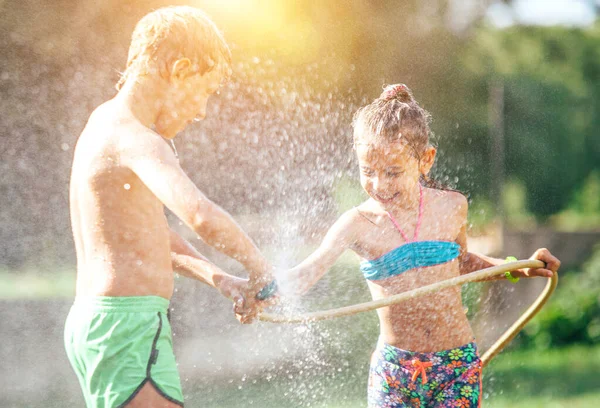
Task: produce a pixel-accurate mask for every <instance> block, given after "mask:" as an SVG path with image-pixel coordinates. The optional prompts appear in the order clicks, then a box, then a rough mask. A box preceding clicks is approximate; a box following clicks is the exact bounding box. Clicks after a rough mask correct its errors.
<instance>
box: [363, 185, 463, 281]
mask: <svg viewBox="0 0 600 408" xmlns="http://www.w3.org/2000/svg"><path fill="white" fill-rule="evenodd" d="M419 193H420V199H419V216H418V218H417V226H416V227H415V233H414V235H413V239H412V240H408V239H407V237H406V234H404V231H402V228H400V226H399V225H398V223H397V222H396V220H395V219H394V217H392V215H391V214H390V213H389V212H388V216H389V217H390V220H391V221H392V223H393V224H394V226H395V227H396V228H397V229H398V231H400V234H401V235H402V237H403V238H404V241H405V242H406V244H404V245H401V246H399V247H397V248H395V249H392V250H391V251H390V252H388V253H386V254H384V255H382V256H380V257H379V258H376V259H373V260H368V261H363V262H361V263H360V270H361V271H362V273H363V275H365V278H366V279H369V280H379V279H385V278H390V277H392V276H396V275H400V274H401V273H403V272H406V271H408V270H410V269H414V268H422V267H426V266H434V265H440V264H443V263H446V262H450V261H451V260H453V259H455V258H457V257H458V256H459V255H460V245H458V244H457V243H456V242H453V241H417V240H416V239H417V236H418V234H419V227H420V225H421V215H422V208H423V189H422V187H421V186H420V185H419Z"/></svg>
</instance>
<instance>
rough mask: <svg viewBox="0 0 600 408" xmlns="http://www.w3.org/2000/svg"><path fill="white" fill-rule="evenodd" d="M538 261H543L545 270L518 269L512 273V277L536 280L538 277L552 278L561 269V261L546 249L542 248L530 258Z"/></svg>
mask: <svg viewBox="0 0 600 408" xmlns="http://www.w3.org/2000/svg"><path fill="white" fill-rule="evenodd" d="M529 259H534V260H537V261H542V262H544V263H545V264H546V265H545V267H543V268H537V269H533V268H529V269H517V270H516V271H512V272H511V275H513V276H514V277H515V278H535V277H538V276H541V277H544V278H551V277H552V275H554V273H556V272H558V268H560V260H559V259H558V258H556V257H555V256H554V255H552V254H551V253H550V251H548V250H547V249H546V248H540V249H538V250H537V251H535V252H534V253H533V255H531V256H530V257H529Z"/></svg>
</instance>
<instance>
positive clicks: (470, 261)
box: [457, 224, 560, 280]
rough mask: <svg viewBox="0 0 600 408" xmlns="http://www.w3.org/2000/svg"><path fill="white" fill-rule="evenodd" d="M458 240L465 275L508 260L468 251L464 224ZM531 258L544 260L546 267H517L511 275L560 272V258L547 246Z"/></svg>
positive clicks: (548, 275)
mask: <svg viewBox="0 0 600 408" xmlns="http://www.w3.org/2000/svg"><path fill="white" fill-rule="evenodd" d="M457 242H458V243H459V244H460V247H461V255H460V258H459V263H460V274H461V275H465V274H467V273H471V272H475V271H479V270H481V269H485V268H489V267H492V266H496V265H502V264H503V263H505V262H506V261H505V260H504V259H500V258H493V257H491V256H485V255H481V254H477V253H474V252H468V251H467V227H466V224H465V225H463V227H462V228H461V231H460V233H459V237H458V239H457ZM529 259H535V260H539V261H542V262H544V263H545V264H546V267H545V268H537V269H517V270H515V271H512V272H511V275H512V276H514V277H515V278H534V277H536V276H543V277H547V278H549V277H551V276H552V275H553V273H554V272H558V268H560V260H559V259H558V258H556V257H555V256H554V255H552V254H551V253H550V251H548V250H547V249H546V248H540V249H538V250H537V251H535V252H534V253H533V255H531V256H530V257H529ZM501 279H506V278H505V277H504V276H501V275H500V276H494V277H492V278H489V279H486V280H501Z"/></svg>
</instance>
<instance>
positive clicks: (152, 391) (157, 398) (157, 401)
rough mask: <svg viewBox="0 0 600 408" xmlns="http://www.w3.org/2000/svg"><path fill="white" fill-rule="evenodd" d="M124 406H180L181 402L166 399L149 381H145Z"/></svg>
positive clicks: (146, 407) (173, 407)
mask: <svg viewBox="0 0 600 408" xmlns="http://www.w3.org/2000/svg"><path fill="white" fill-rule="evenodd" d="M126 408H181V404H179V403H175V402H172V401H170V400H167V399H166V398H165V397H164V395H163V394H161V393H159V392H158V391H157V390H156V388H154V386H153V385H152V384H151V383H146V384H145V385H144V386H143V387H142V389H141V390H140V391H139V392H138V394H137V395H136V396H135V398H134V399H133V400H132V401H131V402H130V403H129V404H127V405H126Z"/></svg>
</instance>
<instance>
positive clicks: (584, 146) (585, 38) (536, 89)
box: [461, 24, 600, 219]
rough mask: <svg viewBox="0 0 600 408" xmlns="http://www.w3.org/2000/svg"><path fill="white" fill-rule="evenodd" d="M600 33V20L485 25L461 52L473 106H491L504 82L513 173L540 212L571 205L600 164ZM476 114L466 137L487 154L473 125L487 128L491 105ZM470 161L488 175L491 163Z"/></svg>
mask: <svg viewBox="0 0 600 408" xmlns="http://www.w3.org/2000/svg"><path fill="white" fill-rule="evenodd" d="M599 39H600V24H597V25H596V26H594V27H592V28H590V29H586V30H581V29H570V28H563V27H520V26H517V27H512V28H510V29H506V30H496V29H490V28H482V29H480V30H479V31H478V32H477V34H476V36H475V38H474V41H473V42H472V44H471V46H470V47H467V48H466V51H465V52H464V54H463V55H462V56H461V61H462V64H463V66H464V67H465V68H466V71H467V73H465V76H467V77H468V76H471V80H470V81H469V80H468V79H467V78H465V82H470V84H471V85H470V87H469V89H468V92H470V93H472V97H471V98H469V101H471V103H472V104H473V105H479V104H481V105H483V106H486V107H487V106H488V103H487V95H488V93H489V87H490V84H491V83H492V82H494V83H500V84H503V87H504V109H505V111H504V128H505V150H506V162H505V170H506V175H507V176H508V177H509V178H513V179H517V180H519V181H520V182H522V183H523V185H524V186H525V189H526V191H527V197H526V202H527V209H528V210H529V211H531V212H532V213H533V214H535V215H536V216H537V217H538V218H541V219H546V218H547V217H548V216H550V215H552V214H555V213H557V212H559V211H561V210H564V209H565V208H566V207H567V206H568V205H569V203H570V202H571V201H572V197H573V196H574V194H576V192H577V191H579V190H580V189H581V188H582V185H583V183H584V181H585V180H586V178H587V177H588V176H589V175H590V174H591V173H592V172H593V171H594V170H597V169H598V167H599V166H598V163H600V138H599V137H598V136H597V129H598V125H599V124H600V110H599V109H598V106H599V104H600V58H599V56H600V55H599V54H600V51H598V47H597V44H598V40H599ZM465 96H466V95H465ZM471 114H472V121H473V124H472V125H471V127H470V128H468V129H465V128H463V129H462V132H463V135H462V136H461V137H462V138H463V139H465V138H466V139H469V138H470V139H472V140H474V143H475V144H476V145H477V148H478V149H479V150H480V155H479V157H481V156H482V154H481V153H483V155H485V152H489V151H490V150H489V149H488V148H487V146H486V143H485V142H484V141H482V140H477V139H476V136H475V135H474V134H473V133H472V132H473V131H477V130H479V131H483V132H485V126H486V123H487V112H486V111H484V110H482V109H481V108H477V107H475V106H474V109H473V110H471ZM486 133H487V132H485V133H484V134H486ZM489 142H490V141H487V143H489ZM490 159H491V157H490ZM471 160H472V161H473V166H474V168H475V177H476V178H477V179H481V180H482V181H485V179H486V178H488V174H487V172H486V169H487V168H488V167H489V162H488V161H486V160H484V161H483V162H476V161H475V160H474V159H473V158H471ZM476 184H477V183H476Z"/></svg>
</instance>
